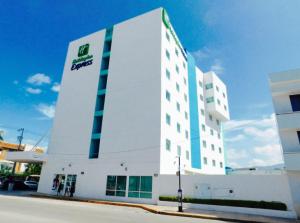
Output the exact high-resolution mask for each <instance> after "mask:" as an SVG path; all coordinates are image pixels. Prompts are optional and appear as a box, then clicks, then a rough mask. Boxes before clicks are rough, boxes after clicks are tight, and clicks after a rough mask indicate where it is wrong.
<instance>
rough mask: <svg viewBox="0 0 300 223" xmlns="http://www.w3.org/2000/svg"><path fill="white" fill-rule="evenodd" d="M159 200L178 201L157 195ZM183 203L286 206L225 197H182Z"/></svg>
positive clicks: (279, 203) (268, 207) (285, 207)
mask: <svg viewBox="0 0 300 223" xmlns="http://www.w3.org/2000/svg"><path fill="white" fill-rule="evenodd" d="M159 200H160V201H171V202H178V199H177V197H176V196H159ZM183 202H184V203H192V204H208V205H222V206H234V207H245V208H261V209H272V210H282V211H286V210H287V206H286V204H284V203H282V202H276V201H249V200H227V199H226V200H225V199H200V198H189V197H185V198H183Z"/></svg>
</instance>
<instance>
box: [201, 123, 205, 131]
mask: <svg viewBox="0 0 300 223" xmlns="http://www.w3.org/2000/svg"><path fill="white" fill-rule="evenodd" d="M202 130H203V132H205V125H203V124H202Z"/></svg>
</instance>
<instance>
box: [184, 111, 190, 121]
mask: <svg viewBox="0 0 300 223" xmlns="http://www.w3.org/2000/svg"><path fill="white" fill-rule="evenodd" d="M184 117H185V119H186V120H188V118H189V116H188V113H187V112H184Z"/></svg>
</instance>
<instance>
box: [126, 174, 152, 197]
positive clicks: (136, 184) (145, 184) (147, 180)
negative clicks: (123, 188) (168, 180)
mask: <svg viewBox="0 0 300 223" xmlns="http://www.w3.org/2000/svg"><path fill="white" fill-rule="evenodd" d="M128 197H136V198H152V177H151V176H130V177H129V189H128Z"/></svg>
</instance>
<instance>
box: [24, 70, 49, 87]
mask: <svg viewBox="0 0 300 223" xmlns="http://www.w3.org/2000/svg"><path fill="white" fill-rule="evenodd" d="M27 83H29V84H32V85H37V86H40V85H43V84H50V83H51V79H50V77H49V76H47V75H45V74H42V73H37V74H34V75H32V76H30V77H28V79H27Z"/></svg>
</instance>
